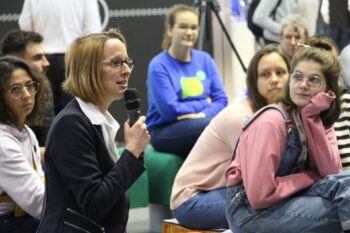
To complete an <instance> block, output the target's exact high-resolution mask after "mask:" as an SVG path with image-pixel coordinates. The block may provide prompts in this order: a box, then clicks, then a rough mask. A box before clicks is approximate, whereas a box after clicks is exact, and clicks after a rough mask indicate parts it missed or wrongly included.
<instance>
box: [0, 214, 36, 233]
mask: <svg viewBox="0 0 350 233" xmlns="http://www.w3.org/2000/svg"><path fill="white" fill-rule="evenodd" d="M38 226H39V220H38V219H36V218H33V217H32V216H29V215H25V216H23V217H19V218H16V217H15V216H14V213H13V212H11V213H9V214H6V215H3V216H1V217H0V232H4V233H5V232H6V233H35V232H36V231H37V229H38Z"/></svg>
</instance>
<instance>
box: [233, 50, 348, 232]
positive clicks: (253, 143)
mask: <svg viewBox="0 0 350 233" xmlns="http://www.w3.org/2000/svg"><path fill="white" fill-rule="evenodd" d="M291 71H292V73H291V75H290V79H289V81H288V82H287V86H286V88H285V95H284V98H283V103H281V105H282V106H283V107H284V108H285V109H286V111H287V112H288V114H289V116H290V118H291V119H292V122H291V124H286V122H285V119H284V117H283V116H282V114H281V113H280V112H279V111H277V110H275V109H270V110H266V111H265V112H263V113H262V114H261V115H259V116H258V117H257V118H256V119H255V120H254V121H253V122H252V123H251V124H250V125H249V126H248V127H247V128H246V129H245V130H244V131H243V133H242V134H241V136H240V141H239V144H238V146H237V148H236V152H235V159H234V160H233V161H232V162H231V164H230V166H229V168H228V169H227V171H226V178H227V185H228V192H227V206H226V207H227V209H226V216H227V219H228V221H229V224H230V228H231V230H233V232H235V233H236V232H269V233H277V232H278V233H295V232H319V233H321V232H322V233H323V232H324V233H326V232H327V233H330V232H332V233H338V232H342V231H344V232H350V231H349V229H350V205H349V204H350V202H349V197H350V188H349V186H350V174H347V173H339V172H340V171H341V161H340V157H339V153H338V148H337V141H336V137H335V133H334V129H333V127H332V126H333V123H334V122H335V121H336V120H337V118H338V117H339V114H340V95H339V86H338V79H339V72H340V65H339V62H338V59H337V58H336V57H335V56H334V55H333V54H332V53H331V51H329V50H326V49H324V48H315V47H306V48H302V49H300V50H299V51H298V52H297V53H296V55H295V57H294V58H293V60H292V64H291ZM287 134H289V136H286V135H287ZM293 136H294V137H293Z"/></svg>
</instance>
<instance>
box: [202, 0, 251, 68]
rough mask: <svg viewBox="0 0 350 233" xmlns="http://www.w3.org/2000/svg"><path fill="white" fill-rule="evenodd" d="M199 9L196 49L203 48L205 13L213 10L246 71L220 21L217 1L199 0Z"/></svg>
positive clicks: (237, 55)
mask: <svg viewBox="0 0 350 233" xmlns="http://www.w3.org/2000/svg"><path fill="white" fill-rule="evenodd" d="M213 1H214V2H213ZM214 4H215V5H214ZM199 9H200V22H199V23H200V25H199V26H200V27H199V28H200V31H199V36H198V49H199V50H203V41H204V34H205V29H206V25H205V23H206V20H207V13H208V12H210V11H213V12H214V14H215V16H216V18H217V20H218V21H219V24H220V27H221V30H222V31H223V32H224V34H225V37H226V39H227V40H228V42H229V44H230V46H231V48H232V50H233V52H234V53H235V55H236V57H237V58H238V61H239V63H240V65H241V67H242V69H243V71H244V72H245V73H246V72H247V68H246V67H245V66H244V64H243V61H242V59H241V57H240V56H239V54H238V51H237V50H236V47H235V46H234V44H233V42H232V39H231V37H230V35H229V33H228V32H227V29H226V28H225V25H224V23H223V22H222V20H221V17H220V15H219V13H218V12H219V9H220V6H219V3H218V2H217V1H216V0H201V1H200V5H199Z"/></svg>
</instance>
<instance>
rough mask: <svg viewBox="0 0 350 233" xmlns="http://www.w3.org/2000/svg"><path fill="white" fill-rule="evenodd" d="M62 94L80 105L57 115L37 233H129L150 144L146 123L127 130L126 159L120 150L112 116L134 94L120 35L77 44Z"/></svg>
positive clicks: (131, 62) (100, 36)
mask: <svg viewBox="0 0 350 233" xmlns="http://www.w3.org/2000/svg"><path fill="white" fill-rule="evenodd" d="M65 62H66V69H67V71H66V72H67V74H66V76H67V79H66V81H65V83H64V89H65V90H66V91H67V92H68V93H70V94H71V95H73V96H74V97H75V98H73V100H72V101H71V102H70V103H69V104H68V105H67V106H66V107H65V108H64V109H63V110H62V111H61V112H60V113H59V114H58V115H57V117H56V118H55V120H54V122H53V124H52V127H51V129H50V132H49V136H48V139H47V144H46V147H47V149H46V154H45V165H46V169H47V170H46V174H45V176H46V191H45V197H46V198H45V204H44V210H43V215H42V220H41V223H40V226H39V230H38V232H39V233H44V232H45V233H49V232H55V233H58V232H64V233H73V232H80V231H81V232H94V233H95V232H106V233H111V232H113V233H124V232H125V228H126V224H127V221H128V211H129V200H128V197H127V195H126V191H127V190H128V188H129V187H130V186H131V185H132V184H133V183H134V182H135V181H136V179H137V178H138V177H139V176H140V175H141V174H142V173H143V172H144V170H145V168H144V165H143V162H142V160H141V159H139V156H140V155H141V154H142V152H143V151H144V149H145V148H146V146H147V144H148V143H149V139H150V137H149V134H148V131H147V128H146V125H145V117H144V116H141V117H140V118H139V119H138V120H137V121H136V122H135V124H134V125H133V126H132V127H130V126H129V124H128V123H129V122H128V121H126V122H125V123H124V127H125V135H124V138H125V150H124V152H123V154H122V156H120V157H119V155H118V154H117V152H116V145H115V143H114V139H115V136H116V134H117V131H118V129H119V124H118V122H116V121H115V120H114V118H113V117H112V116H111V115H110V114H109V112H108V111H107V110H108V108H109V106H110V104H111V103H112V102H113V101H116V100H120V99H122V98H123V96H124V92H125V91H126V89H127V86H128V80H129V77H130V74H131V71H132V68H133V66H134V60H133V59H132V58H130V57H128V54H127V49H126V41H125V38H124V36H123V34H122V33H121V32H120V31H119V30H116V29H111V30H109V31H107V32H102V33H96V34H90V35H88V36H83V37H80V38H78V39H76V40H75V41H74V42H73V43H72V44H71V45H70V47H69V50H68V52H67V54H66V58H65Z"/></svg>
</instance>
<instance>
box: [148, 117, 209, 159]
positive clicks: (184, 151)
mask: <svg viewBox="0 0 350 233" xmlns="http://www.w3.org/2000/svg"><path fill="white" fill-rule="evenodd" d="M211 119H212V118H210V117H206V118H199V119H188V120H181V121H177V122H175V123H172V124H168V125H165V126H159V127H156V128H154V129H152V130H151V132H150V134H151V144H152V146H153V148H154V149H155V150H157V151H160V152H166V153H174V154H177V155H180V156H182V157H187V155H188V154H189V153H190V151H191V150H192V147H193V146H194V144H195V143H196V141H197V139H198V137H199V136H200V135H201V133H202V132H203V130H204V129H205V127H206V126H207V125H208V124H209V122H210V121H211Z"/></svg>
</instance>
